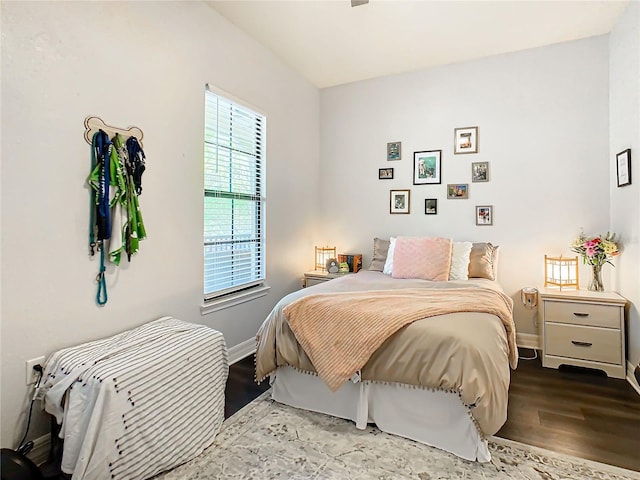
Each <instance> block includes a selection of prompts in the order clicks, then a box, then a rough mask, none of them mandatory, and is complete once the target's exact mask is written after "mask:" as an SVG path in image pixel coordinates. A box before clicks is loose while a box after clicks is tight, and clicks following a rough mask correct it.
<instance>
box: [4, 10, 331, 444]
mask: <svg viewBox="0 0 640 480" xmlns="http://www.w3.org/2000/svg"><path fill="white" fill-rule="evenodd" d="M207 82H211V83H212V84H214V85H215V86H217V87H218V88H221V89H224V90H226V91H227V92H229V93H231V94H233V95H235V96H237V97H239V98H241V99H243V100H245V101H247V102H249V103H251V104H252V105H254V106H256V107H257V108H259V109H260V110H261V111H263V112H265V113H266V115H267V118H268V144H267V177H268V180H267V276H268V283H269V285H270V286H271V292H270V294H269V295H268V296H266V297H263V298H261V299H259V300H255V301H252V302H249V303H247V304H244V305H242V306H239V307H235V308H230V309H227V310H223V311H220V312H216V313H213V314H210V315H205V316H201V315H200V310H199V307H200V304H201V302H202V265H201V264H202V251H203V247H202V238H203V237H202V235H203V234H202V214H203V207H202V198H203V197H202V182H203V167H202V151H203V146H202V141H203V115H204V108H203V107H204V85H205V83H207ZM89 115H98V116H100V117H102V118H103V119H104V120H105V121H106V122H107V123H109V124H112V125H117V126H122V127H127V126H129V125H136V126H138V127H140V128H141V129H142V130H143V132H144V149H145V152H146V154H147V171H146V172H145V175H144V178H143V194H142V197H141V206H142V212H143V215H144V221H145V225H146V227H147V232H148V238H147V239H146V240H144V241H143V242H142V244H141V249H140V253H139V254H138V255H137V256H136V257H134V259H133V261H132V263H131V264H127V263H126V261H125V262H124V264H123V265H122V267H121V268H120V270H119V271H117V272H115V271H114V269H113V268H111V267H110V268H108V274H107V283H108V292H109V302H108V304H107V305H106V306H105V307H104V308H98V307H97V306H96V304H95V300H94V299H95V294H96V291H95V282H94V279H95V276H96V273H97V268H98V263H97V260H96V259H95V258H94V259H89V258H88V255H87V251H88V250H87V232H88V221H89V193H88V190H87V188H86V184H85V181H86V177H87V176H88V173H89V165H90V163H89V162H90V149H89V145H88V144H87V143H85V141H84V138H83V134H84V126H83V121H84V119H85V117H87V116H89ZM318 118H319V94H318V90H317V89H316V88H315V87H313V86H311V85H310V84H309V83H307V82H306V81H304V80H302V78H301V77H299V76H298V75H297V74H295V73H293V71H291V70H290V69H289V68H288V67H286V66H284V65H283V64H282V63H281V62H280V61H278V60H277V59H276V58H275V57H274V56H273V55H272V54H271V53H269V52H268V51H267V50H265V49H264V48H263V47H262V46H260V45H259V44H257V43H256V42H255V41H253V40H252V39H250V38H249V37H247V36H246V35H244V34H242V33H240V31H239V30H238V29H236V28H235V27H234V26H233V25H231V24H230V23H229V22H228V21H226V20H225V19H223V18H222V17H221V16H219V15H218V14H217V13H216V12H215V11H214V10H212V9H210V8H209V7H207V6H206V4H205V3H201V2H164V1H159V2H118V3H115V2H37V3H35V2H6V1H3V2H2V310H1V313H2V380H1V388H2V397H1V399H2V409H1V410H2V418H1V423H2V431H1V439H0V443H1V444H2V447H15V446H16V442H17V441H18V440H19V438H20V437H21V436H22V433H23V425H24V411H25V408H26V405H27V388H26V386H25V379H24V376H25V373H24V370H25V360H27V359H30V358H33V357H37V356H39V355H46V354H49V353H51V352H52V351H54V350H57V349H59V348H62V347H66V346H71V345H74V344H77V343H80V342H85V341H89V340H92V339H96V338H100V337H103V336H106V335H112V334H114V333H117V332H120V331H122V330H126V329H128V328H131V327H134V326H137V325H139V324H141V323H143V322H146V321H150V320H153V319H155V318H157V317H159V316H161V315H173V316H175V317H177V318H181V319H183V320H187V321H192V322H197V323H204V324H207V325H209V326H212V327H214V328H217V329H218V330H220V331H222V332H223V333H224V334H225V337H226V341H227V344H228V346H229V347H232V346H234V345H237V344H239V343H241V342H243V341H245V340H247V339H249V338H252V337H253V336H254V335H255V332H256V330H257V328H258V326H259V324H260V323H261V322H262V321H263V320H264V318H265V317H266V315H267V313H268V311H269V310H270V309H271V307H272V306H273V305H274V304H275V302H276V301H277V300H279V299H280V298H281V297H282V296H283V295H284V294H285V293H288V292H290V291H292V290H294V289H296V288H298V287H299V285H300V280H299V278H300V276H301V272H302V271H303V270H304V269H305V268H308V267H309V265H310V264H311V263H312V258H313V257H312V255H313V252H312V246H313V242H314V241H315V226H314V223H313V219H314V218H315V217H316V216H317V211H316V208H317V207H316V203H315V202H314V201H309V202H301V201H297V199H301V198H303V197H304V198H312V199H314V198H315V197H317V195H318V186H317V180H316V172H317V171H318V168H319V167H318V162H319V154H318V152H319V120H318ZM36 410H37V409H36ZM40 417H42V416H40ZM43 420H44V419H43V418H37V419H36V426H35V428H34V429H32V434H30V438H34V437H37V436H38V435H39V434H42V433H43V432H44V430H43V426H46V425H48V424H47V423H44V425H42V423H43Z"/></svg>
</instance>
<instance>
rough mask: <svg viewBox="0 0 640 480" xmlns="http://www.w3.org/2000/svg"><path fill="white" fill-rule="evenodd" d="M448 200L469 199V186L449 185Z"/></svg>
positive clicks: (466, 184)
mask: <svg viewBox="0 0 640 480" xmlns="http://www.w3.org/2000/svg"><path fill="white" fill-rule="evenodd" d="M447 198H469V184H468V183H448V184H447Z"/></svg>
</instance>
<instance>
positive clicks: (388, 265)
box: [382, 237, 396, 275]
mask: <svg viewBox="0 0 640 480" xmlns="http://www.w3.org/2000/svg"><path fill="white" fill-rule="evenodd" d="M395 249H396V237H391V238H390V239H389V250H388V251H387V259H386V260H385V261H384V268H383V269H382V273H384V274H385V275H391V273H392V272H393V251H394V250H395Z"/></svg>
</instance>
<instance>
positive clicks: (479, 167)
mask: <svg viewBox="0 0 640 480" xmlns="http://www.w3.org/2000/svg"><path fill="white" fill-rule="evenodd" d="M471 181H472V182H474V183H475V182H488V181H489V162H473V163H472V164H471Z"/></svg>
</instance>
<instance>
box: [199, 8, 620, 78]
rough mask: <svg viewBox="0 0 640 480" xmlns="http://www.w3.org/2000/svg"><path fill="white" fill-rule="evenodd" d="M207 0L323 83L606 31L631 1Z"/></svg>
mask: <svg viewBox="0 0 640 480" xmlns="http://www.w3.org/2000/svg"><path fill="white" fill-rule="evenodd" d="M207 3H208V4H209V5H211V6H212V7H213V8H214V9H215V10H216V11H218V12H219V13H220V14H221V15H223V16H224V17H226V18H227V19H228V20H230V21H231V22H232V23H234V24H235V25H236V26H237V27H239V28H240V29H241V30H243V31H245V32H246V33H248V34H249V35H250V36H251V37H253V38H255V39H256V40H257V41H259V42H260V43H261V44H263V45H264V46H265V47H267V48H269V49H270V50H271V51H273V52H274V53H275V54H276V55H277V56H278V57H279V58H281V59H282V60H283V61H284V62H285V63H286V64H288V65H289V66H290V67H291V68H293V69H294V70H296V71H297V72H298V73H300V74H301V75H302V76H304V77H305V78H307V79H308V80H309V81H310V82H311V83H313V84H314V85H315V86H317V87H318V88H324V87H331V86H335V85H340V84H343V83H349V82H355V81H359V80H364V79H368V78H375V77H380V76H384V75H392V74H398V73H403V72H409V71H415V70H421V69H424V68H427V67H431V66H434V65H444V64H449V63H456V62H463V61H467V60H472V59H475V58H480V57H484V56H488V55H495V54H500V53H506V52H513V51H517V50H523V49H527V48H533V47H539V46H543V45H550V44H553V43H558V42H565V41H569V40H577V39H580V38H586V37H591V36H594V35H602V34H605V33H608V32H609V31H610V30H611V28H612V27H613V25H614V24H615V22H616V20H617V19H618V17H619V16H620V14H621V13H622V11H623V10H624V9H625V7H626V5H627V4H628V3H629V0H624V1H614V0H609V1H607V0H604V1H599V0H587V1H582V0H570V1H564V0H549V1H537V0H515V1H505V0H502V1H482V0H466V1H453V0H441V1H436V0H416V1H409V0H370V1H369V3H368V4H365V5H361V6H357V7H351V2H350V0H324V1H317V0H280V1H275V0H227V1H217V0H209V1H207Z"/></svg>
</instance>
